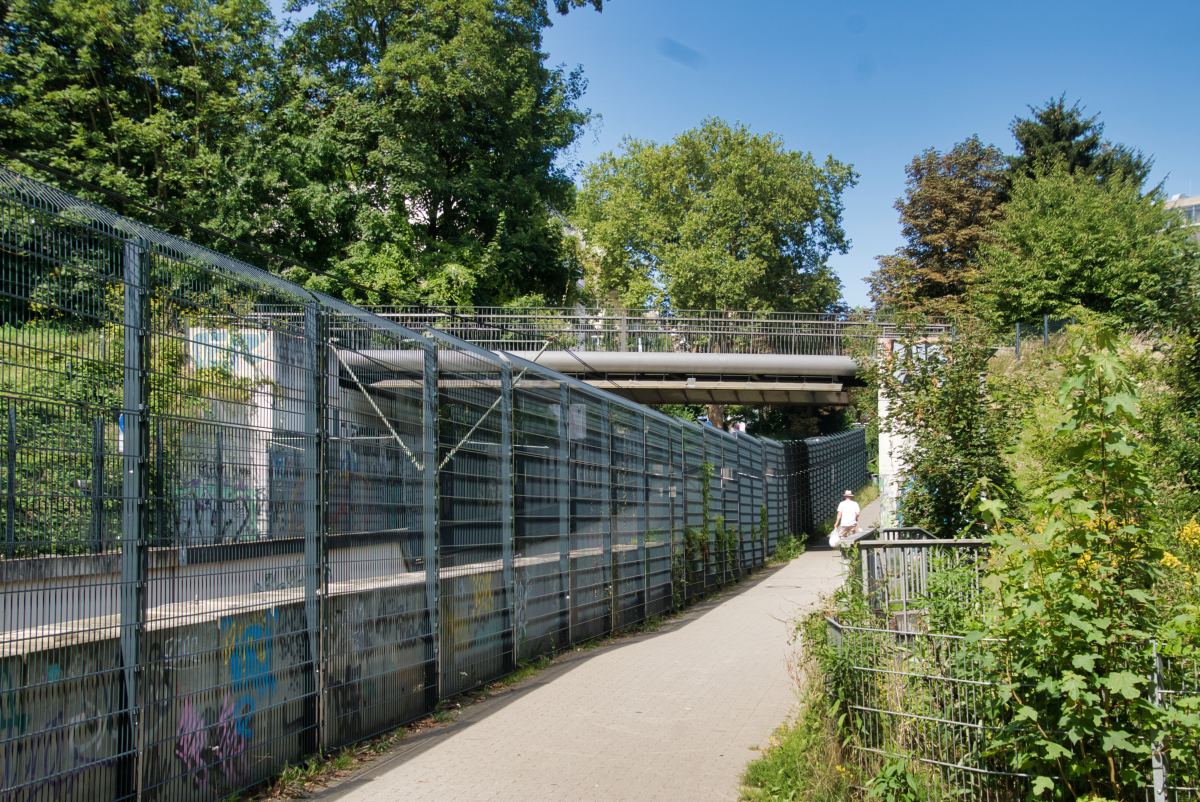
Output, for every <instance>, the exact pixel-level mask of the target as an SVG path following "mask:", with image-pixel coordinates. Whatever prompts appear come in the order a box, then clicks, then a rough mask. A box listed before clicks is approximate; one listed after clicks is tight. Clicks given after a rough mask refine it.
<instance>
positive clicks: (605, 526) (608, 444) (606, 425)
mask: <svg viewBox="0 0 1200 802" xmlns="http://www.w3.org/2000/svg"><path fill="white" fill-rule="evenodd" d="M609 412H610V410H609V406H608V399H607V398H602V399H601V400H600V459H601V460H603V464H602V465H601V468H600V471H599V473H600V475H601V476H603V477H604V504H603V505H602V506H601V510H602V513H601V517H600V528H601V529H600V531H601V534H600V537H601V547H600V560H601V566H602V567H601V576H607V577H608V585H607V587H606V588H605V592H606V593H607V594H608V628H609V630H610V631H611V630H612V629H613V622H614V621H615V620H616V607H617V606H616V605H615V604H614V603H613V585H614V583H615V582H616V577H615V576H613V567H612V510H613V504H614V503H615V498H614V496H613V489H612V488H613V482H612V419H611V417H610V415H609Z"/></svg>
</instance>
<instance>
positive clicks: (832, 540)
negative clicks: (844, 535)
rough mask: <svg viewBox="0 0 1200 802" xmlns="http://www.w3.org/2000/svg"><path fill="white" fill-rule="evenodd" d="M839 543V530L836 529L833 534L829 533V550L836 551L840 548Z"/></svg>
mask: <svg viewBox="0 0 1200 802" xmlns="http://www.w3.org/2000/svg"><path fill="white" fill-rule="evenodd" d="M839 542H840V541H839V540H838V533H837V530H836V529H834V530H833V531H832V532H830V533H829V548H831V549H836V548H837V547H838V543H839Z"/></svg>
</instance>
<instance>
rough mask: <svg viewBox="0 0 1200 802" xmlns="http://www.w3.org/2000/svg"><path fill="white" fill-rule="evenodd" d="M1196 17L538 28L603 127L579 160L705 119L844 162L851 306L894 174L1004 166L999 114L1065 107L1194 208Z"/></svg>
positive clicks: (615, 10) (640, 18) (733, 20)
mask: <svg viewBox="0 0 1200 802" xmlns="http://www.w3.org/2000/svg"><path fill="white" fill-rule="evenodd" d="M1198 39H1200V2H1197V1H1196V0H1190V2H1151V3H1136V4H1135V3H1124V4H1121V3H1105V2H1099V1H1097V2H1091V3H1056V2H1050V1H1048V0H1047V1H1044V2H1006V3H978V2H961V1H960V2H957V3H940V2H912V1H911V0H908V1H907V2H895V0H893V1H892V2H886V3H885V2H877V3H871V2H843V3H819V4H818V3H810V2H795V1H793V2H762V1H761V0H749V1H748V2H740V3H738V2H729V1H728V0H724V1H723V2H715V1H714V0H686V1H685V0H606V3H605V9H604V11H603V13H600V14H597V13H595V12H594V11H591V10H590V9H588V10H585V9H576V10H574V11H572V12H571V13H570V14H569V15H568V16H567V17H565V18H564V17H558V16H557V15H555V18H554V27H553V28H552V29H551V30H549V31H547V33H546V39H545V41H546V48H547V50H548V51H549V53H550V62H551V63H552V64H560V63H563V64H567V65H568V66H574V65H576V64H582V65H583V69H584V74H585V76H586V77H587V79H588V83H589V86H588V91H587V94H586V96H585V97H584V100H583V105H585V106H587V107H590V108H591V109H592V110H593V111H596V112H599V113H600V114H601V115H603V122H602V123H601V124H600V125H599V126H597V128H596V129H595V130H594V131H592V132H591V133H589V134H587V135H586V136H585V138H584V139H583V141H581V142H580V143H579V144H578V146H577V151H576V153H575V154H574V157H573V158H574V159H575V160H583V161H588V160H590V159H592V158H594V157H596V156H597V155H599V154H600V153H603V152H605V151H607V150H613V149H616V148H618V147H619V146H620V142H621V138H622V137H624V136H634V137H638V138H643V139H652V140H655V141H659V142H663V141H667V140H669V139H671V138H672V137H674V136H675V135H676V134H678V133H680V132H682V131H685V130H687V129H688V128H691V127H694V126H696V125H697V124H699V122H700V121H701V120H702V119H703V118H705V117H706V116H716V117H722V118H725V119H726V120H729V121H740V122H742V123H745V124H747V125H749V126H750V127H751V128H752V129H754V130H755V131H758V132H764V133H765V132H772V133H775V134H778V135H779V136H781V137H782V138H783V140H784V142H785V144H786V145H787V147H788V148H790V149H793V150H802V151H811V152H812V154H813V155H814V157H816V158H817V159H818V160H823V159H824V158H825V156H826V155H827V154H833V156H834V157H835V158H837V159H839V160H841V161H843V162H848V163H850V164H853V165H854V167H855V169H856V170H857V171H858V172H859V173H861V175H862V177H861V178H860V180H859V184H858V186H857V187H855V188H854V189H852V190H850V192H849V193H848V194H847V195H846V197H845V203H846V214H845V225H846V229H847V233H848V234H849V236H850V238H851V240H852V241H853V244H852V246H851V249H850V252H849V253H848V254H847V255H845V256H838V257H835V259H834V261H833V266H834V267H835V269H836V270H837V271H838V273H839V275H840V276H841V277H842V281H843V283H844V285H845V297H846V299H847V300H848V301H849V302H850V303H851V304H866V303H867V294H866V285H865V284H864V283H863V281H862V279H863V277H864V276H866V275H867V274H868V273H870V272H871V270H873V269H874V267H875V261H874V259H875V257H876V256H877V255H879V254H884V253H890V252H892V251H893V250H894V249H895V248H896V247H897V246H899V245H900V243H901V240H900V228H899V225H898V223H897V214H896V211H895V210H894V209H893V208H892V204H893V203H895V200H896V198H897V197H899V196H900V195H901V194H902V193H903V191H904V178H905V176H904V167H905V165H907V164H908V163H909V161H910V160H911V159H912V157H913V156H914V155H916V154H917V153H919V152H921V151H922V150H924V149H926V148H928V147H936V148H938V149H939V150H945V149H948V148H950V147H952V146H953V144H954V143H955V142H958V141H961V140H963V139H965V138H967V137H969V136H970V135H971V134H978V135H979V136H980V137H981V138H982V139H983V140H984V141H985V142H990V143H993V144H995V145H997V146H998V147H1000V148H1001V149H1002V150H1004V151H1005V152H1006V153H1008V152H1011V151H1012V149H1013V147H1014V144H1013V140H1012V136H1011V134H1010V133H1009V131H1008V128H1009V125H1010V124H1011V122H1012V120H1013V117H1014V116H1016V115H1017V114H1027V107H1028V106H1029V105H1041V104H1043V103H1044V102H1045V101H1046V100H1048V99H1049V98H1050V97H1051V96H1055V97H1057V96H1058V95H1060V94H1062V93H1064V92H1065V93H1066V96H1067V99H1068V102H1073V101H1075V100H1081V101H1082V102H1083V104H1084V105H1085V106H1086V107H1087V111H1088V112H1089V113H1099V114H1100V119H1101V121H1102V122H1104V123H1105V135H1106V137H1107V138H1109V139H1111V140H1114V141H1117V142H1124V143H1125V144H1128V145H1131V146H1134V147H1137V148H1140V149H1141V150H1142V151H1144V152H1145V153H1147V154H1149V155H1152V156H1153V157H1154V159H1155V169H1154V173H1153V174H1152V176H1151V182H1152V183H1157V182H1159V181H1162V180H1164V179H1165V180H1166V183H1165V189H1166V191H1167V192H1168V193H1169V194H1172V195H1173V194H1175V193H1183V194H1200V91H1198V89H1200V46H1198Z"/></svg>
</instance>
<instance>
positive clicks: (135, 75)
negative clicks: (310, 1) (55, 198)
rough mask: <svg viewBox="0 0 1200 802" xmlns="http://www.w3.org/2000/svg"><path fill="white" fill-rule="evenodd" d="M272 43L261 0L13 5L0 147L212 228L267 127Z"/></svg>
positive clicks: (3, 64)
mask: <svg viewBox="0 0 1200 802" xmlns="http://www.w3.org/2000/svg"><path fill="white" fill-rule="evenodd" d="M275 35H276V26H275V23H274V20H273V19H272V17H271V12H270V9H269V8H268V7H267V4H266V3H265V2H262V0H219V2H214V1H213V0H180V2H172V3H167V2H163V0H138V1H137V2H133V1H132V0H96V2H86V3H85V2H77V1H72V0H59V1H58V2H49V1H48V0H8V2H7V3H6V6H5V8H4V13H3V15H2V16H0V146H3V147H5V148H7V149H9V150H12V151H15V152H18V153H21V154H23V155H28V156H30V157H32V158H35V159H38V160H39V161H42V162H45V163H48V164H49V165H50V166H52V167H55V168H57V169H60V170H63V171H66V172H68V173H72V174H74V175H77V176H79V177H81V178H84V179H86V180H88V181H91V182H93V183H95V184H98V185H100V186H103V187H105V188H108V189H112V190H116V191H118V192H121V193H123V194H125V195H128V196H130V197H132V198H134V199H135V200H138V201H141V202H146V203H151V204H155V205H158V206H160V207H164V208H166V209H168V210H170V211H174V212H178V213H181V214H183V215H186V216H187V217H190V218H192V219H196V220H197V221H198V222H208V221H209V220H210V219H211V218H212V216H213V215H214V207H215V205H216V203H215V202H214V200H213V198H214V197H215V196H216V195H218V194H220V187H221V184H222V182H223V181H224V179H225V173H226V172H227V171H228V170H229V166H230V163H231V161H236V158H237V154H238V152H239V151H240V150H241V148H242V147H243V143H244V140H245V139H246V138H247V137H249V136H252V135H254V134H255V132H258V131H260V130H261V128H262V126H263V124H264V117H263V114H262V111H261V108H262V105H263V104H264V102H265V98H264V93H265V91H266V87H267V83H268V77H269V76H268V70H269V69H271V68H272V67H273V66H274V64H275V58H274V50H273V42H274V39H275ZM66 188H67V189H68V190H69V191H72V192H74V193H75V194H84V195H86V194H87V193H86V192H83V193H81V191H80V189H79V188H78V187H77V186H69V187H66Z"/></svg>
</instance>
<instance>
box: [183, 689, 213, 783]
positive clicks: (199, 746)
mask: <svg viewBox="0 0 1200 802" xmlns="http://www.w3.org/2000/svg"><path fill="white" fill-rule="evenodd" d="M175 739H176V745H175V757H177V758H179V759H180V760H182V761H183V767H184V772H185V773H187V774H191V775H192V783H193V784H194V785H195V786H196V787H197V788H207V787H208V763H207V761H205V759H204V749H205V747H206V746H207V744H208V733H207V732H206V731H205V729H204V717H203V716H201V715H200V714H198V713H197V712H196V708H195V707H193V706H192V700H191V699H190V698H188V699H185V700H184V701H183V715H182V716H180V717H179V729H178V730H176V732H175Z"/></svg>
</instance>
